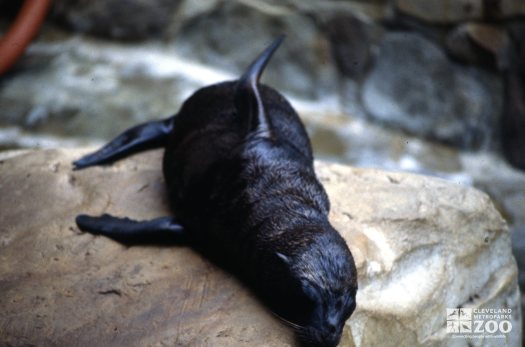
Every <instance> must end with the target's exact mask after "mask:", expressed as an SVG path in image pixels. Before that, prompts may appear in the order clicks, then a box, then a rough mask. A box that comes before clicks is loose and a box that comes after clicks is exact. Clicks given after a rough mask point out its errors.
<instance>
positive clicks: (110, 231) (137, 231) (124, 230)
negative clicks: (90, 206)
mask: <svg viewBox="0 0 525 347" xmlns="http://www.w3.org/2000/svg"><path fill="white" fill-rule="evenodd" d="M75 221H76V223H77V225H78V227H79V228H80V230H82V231H86V232H89V233H91V234H95V235H104V236H107V237H109V238H111V239H113V240H115V241H118V242H120V243H122V244H126V245H133V244H173V243H183V242H185V241H187V240H186V233H185V231H184V228H183V227H182V226H181V225H180V224H179V223H178V222H177V220H176V219H175V218H173V217H160V218H156V219H152V220H147V221H135V220H132V219H129V218H118V217H114V216H111V215H109V214H103V215H102V216H100V217H92V216H87V215H83V214H81V215H78V216H77V218H76V220H75Z"/></svg>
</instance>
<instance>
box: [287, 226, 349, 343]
mask: <svg viewBox="0 0 525 347" xmlns="http://www.w3.org/2000/svg"><path fill="white" fill-rule="evenodd" d="M279 256H280V257H281V259H283V260H284V261H285V262H286V263H287V265H288V266H289V268H290V271H291V275H292V276H293V277H294V278H295V288H293V286H290V289H289V290H290V292H293V294H292V295H288V296H287V300H286V302H284V303H283V304H284V305H286V306H287V310H288V311H287V312H286V316H287V317H284V318H285V321H286V322H288V323H289V324H290V325H291V326H292V327H293V328H294V329H295V330H296V332H297V335H298V337H299V338H300V339H301V341H302V342H303V343H304V344H306V345H308V346H337V344H338V343H339V341H340V339H341V335H342V332H343V328H344V325H345V322H346V321H347V320H348V318H350V315H351V314H352V313H353V312H354V310H355V308H356V293H357V272H356V268H355V264H354V260H353V257H352V254H351V253H350V251H349V249H348V246H347V245H346V243H345V241H344V240H343V238H342V237H341V236H340V235H339V234H338V233H337V232H336V231H335V230H333V229H331V230H330V231H328V232H327V231H326V230H325V231H324V232H322V233H319V234H317V235H315V236H314V240H313V241H312V242H309V244H308V245H307V246H306V247H305V249H304V251H302V252H300V253H299V254H295V255H292V256H284V255H283V254H280V255H279Z"/></svg>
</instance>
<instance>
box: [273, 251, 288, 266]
mask: <svg viewBox="0 0 525 347" xmlns="http://www.w3.org/2000/svg"><path fill="white" fill-rule="evenodd" d="M275 255H276V256H277V257H279V259H281V260H282V261H283V262H284V263H285V264H290V258H289V257H287V256H286V255H284V254H282V253H281V252H275Z"/></svg>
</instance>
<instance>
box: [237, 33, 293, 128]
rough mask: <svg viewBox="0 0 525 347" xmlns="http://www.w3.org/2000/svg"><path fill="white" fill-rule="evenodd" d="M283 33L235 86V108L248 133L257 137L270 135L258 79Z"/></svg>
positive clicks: (280, 41)
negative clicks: (245, 123)
mask: <svg viewBox="0 0 525 347" xmlns="http://www.w3.org/2000/svg"><path fill="white" fill-rule="evenodd" d="M284 37H285V36H284V35H281V36H279V37H278V38H277V39H275V40H274V41H273V42H272V44H270V45H269V46H268V47H267V48H266V49H265V50H264V51H263V52H262V53H261V54H259V56H258V57H257V58H255V60H254V61H253V62H252V63H251V64H250V66H249V67H248V69H246V71H245V72H244V74H243V75H242V76H241V77H240V78H239V80H238V82H237V85H236V87H235V96H234V98H235V99H234V100H235V101H234V102H235V108H236V109H237V112H239V113H240V114H241V116H242V117H243V119H245V121H246V122H247V126H246V130H247V132H248V133H255V134H257V136H258V137H266V138H269V137H271V136H272V132H271V129H270V122H269V119H268V115H267V114H266V111H265V110H264V105H263V101H262V99H261V95H260V94H259V87H258V84H259V79H260V78H261V75H262V73H263V71H264V68H265V67H266V64H268V62H269V61H270V58H271V57H272V55H273V54H274V53H275V51H276V50H277V48H279V46H280V45H281V43H282V42H283V40H284Z"/></svg>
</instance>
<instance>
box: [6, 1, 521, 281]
mask: <svg viewBox="0 0 525 347" xmlns="http://www.w3.org/2000/svg"><path fill="white" fill-rule="evenodd" d="M19 3H20V2H19V1H7V0H0V14H1V17H2V19H1V20H0V30H5V28H7V26H8V25H9V23H10V21H11V20H12V18H13V16H14V15H15V14H16V12H17V6H18V5H19ZM283 32H284V33H286V34H287V36H288V38H287V40H286V41H285V44H284V45H283V46H282V47H281V48H280V50H279V51H278V53H277V54H276V55H275V58H274V59H273V60H272V63H271V65H270V66H269V67H268V69H267V71H266V72H265V75H264V81H265V83H268V84H270V85H272V86H274V87H276V88H277V89H279V90H280V91H282V92H283V93H285V94H286V95H287V96H288V97H289V98H290V99H291V101H292V103H293V104H294V106H295V107H296V108H297V109H298V110H299V112H300V114H301V116H302V117H303V119H304V120H305V122H306V124H307V127H308V130H309V132H310V134H311V137H312V140H313V143H314V147H315V151H316V153H317V157H319V158H325V159H330V160H336V161H339V162H344V163H349V164H352V165H356V166H364V167H381V168H386V169H393V170H405V171H413V172H419V173H424V174H429V175H435V176H439V177H443V178H446V179H449V180H451V181H453V182H456V183H458V184H461V185H473V186H476V187H478V188H480V189H482V190H484V191H486V192H487V193H488V194H489V195H490V196H491V197H492V198H493V200H494V201H495V203H496V205H497V207H498V209H499V210H500V212H501V213H502V215H503V216H504V217H505V218H506V220H507V221H508V222H509V224H510V227H511V230H512V241H513V249H514V254H515V256H516V257H517V260H518V266H519V267H520V268H521V269H522V271H521V274H520V285H521V287H522V290H524V289H525V174H524V171H523V170H524V167H525V2H524V1H523V0H454V1H452V0H375V1H372V0H371V1H364V0H362V1H359V0H353V1H351V0H346V1H345V0H311V1H301V0H281V1H277V0H237V1H221V0H202V1H189V0H171V1H170V0H149V1H146V0H105V1H102V0H92V1H88V0H55V1H54V4H53V8H52V11H51V13H50V15H49V16H48V21H47V23H46V25H45V26H44V28H43V29H42V32H41V35H40V36H39V38H38V39H37V40H36V41H35V42H34V43H33V44H32V45H31V46H30V47H29V49H28V51H27V54H26V55H25V56H24V57H23V58H22V59H21V60H20V62H19V64H18V65H17V66H16V67H15V68H14V69H13V70H11V72H10V73H8V74H7V75H4V76H2V77H0V149H13V148H27V147H31V148H33V147H71V146H76V145H79V144H86V143H89V144H93V143H95V144H96V143H100V142H101V141H102V140H104V139H108V138H110V137H112V136H114V135H116V134H117V133H118V132H120V131H121V130H122V129H124V128H126V127H128V126H130V125H132V124H136V123H137V122H140V121H144V120H147V119H153V118H161V117H165V116H167V115H170V114H173V113H174V112H176V110H177V109H178V108H179V106H180V104H181V102H182V101H183V100H184V99H185V98H186V97H187V96H188V95H189V94H190V93H191V92H192V91H193V90H195V88H198V87H200V86H202V85H205V84H209V83H212V82H217V81H221V80H224V79H230V78H235V76H238V74H239V73H240V71H242V70H243V68H244V67H245V66H246V65H247V64H248V62H250V61H251V59H252V58H253V57H254V56H255V54H257V52H259V51H260V50H261V49H262V48H264V47H265V45H266V44H268V43H269V42H270V41H271V40H272V39H273V38H274V37H275V36H277V35H278V34H280V33H283Z"/></svg>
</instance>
